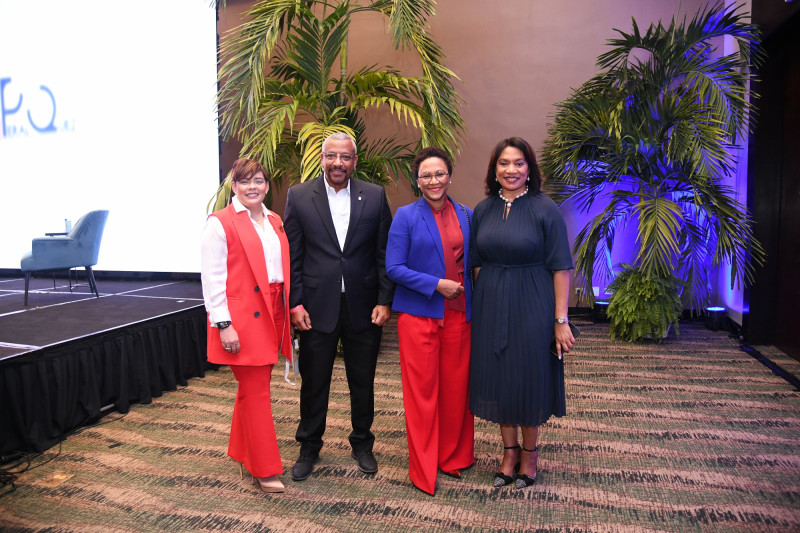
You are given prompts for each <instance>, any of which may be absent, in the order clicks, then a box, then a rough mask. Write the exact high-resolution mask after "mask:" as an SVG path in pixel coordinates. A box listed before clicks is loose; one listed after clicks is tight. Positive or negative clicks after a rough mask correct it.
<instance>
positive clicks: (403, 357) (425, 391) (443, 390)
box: [397, 308, 475, 494]
mask: <svg viewBox="0 0 800 533" xmlns="http://www.w3.org/2000/svg"><path fill="white" fill-rule="evenodd" d="M440 322H441V321H440V320H438V319H434V318H426V317H418V316H414V315H409V314H406V313H399V314H398V317H397V333H398V341H399V347H400V370H401V373H402V379H403V405H404V407H405V412H406V435H407V437H408V475H409V478H411V482H412V483H413V484H414V485H415V486H416V487H418V488H419V489H421V490H423V491H425V492H427V493H429V494H434V493H435V491H436V475H437V473H438V469H439V468H441V469H442V470H444V471H450V470H455V469H461V468H466V467H468V466H471V465H472V464H473V463H474V462H475V446H474V433H475V421H474V418H473V416H472V413H471V412H470V410H469V407H468V400H469V398H468V397H469V350H470V324H469V323H468V322H467V321H466V315H465V314H464V313H461V312H458V311H453V310H451V309H448V308H446V309H445V315H444V321H443V327H441V326H440Z"/></svg>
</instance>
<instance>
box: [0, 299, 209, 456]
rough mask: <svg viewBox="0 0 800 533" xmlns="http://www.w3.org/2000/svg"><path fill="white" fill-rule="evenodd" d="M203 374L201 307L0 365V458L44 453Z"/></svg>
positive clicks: (204, 350) (202, 319)
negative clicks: (19, 453)
mask: <svg viewBox="0 0 800 533" xmlns="http://www.w3.org/2000/svg"><path fill="white" fill-rule="evenodd" d="M210 368H216V366H215V365H210V364H209V363H208V362H207V361H206V313H205V309H204V308H203V306H198V307H195V308H192V309H189V310H186V311H182V312H180V313H175V314H172V315H169V316H166V317H159V318H156V319H152V320H149V321H146V322H142V323H140V324H136V325H133V326H129V327H126V328H120V329H116V330H114V331H111V332H105V333H99V334H96V335H93V336H91V337H85V338H82V339H80V340H77V341H73V342H68V343H62V344H59V345H56V346H53V347H46V348H42V349H40V350H37V351H35V352H29V353H26V354H24V355H21V356H19V357H16V358H13V359H11V360H7V361H2V362H0V454H2V455H7V454H8V453H9V452H14V451H22V452H28V451H44V450H46V449H48V448H50V447H51V446H53V445H55V444H57V443H58V442H60V441H61V440H62V439H63V438H64V437H65V436H66V435H68V434H69V432H70V431H72V430H74V429H75V428H78V427H80V426H83V425H85V424H88V423H92V422H94V421H96V420H98V419H99V418H100V417H101V416H102V415H103V414H104V413H105V412H108V411H109V410H110V409H111V408H113V409H116V410H117V411H119V412H121V413H127V412H128V410H129V409H130V405H131V404H132V403H137V402H139V403H150V402H151V401H152V399H153V398H154V397H159V396H161V394H162V392H163V391H174V390H176V389H177V387H178V386H179V385H181V386H185V385H187V384H188V383H187V379H189V378H192V377H203V376H204V375H205V371H206V370H207V369H210Z"/></svg>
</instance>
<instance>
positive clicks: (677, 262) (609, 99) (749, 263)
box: [543, 4, 764, 341]
mask: <svg viewBox="0 0 800 533" xmlns="http://www.w3.org/2000/svg"><path fill="white" fill-rule="evenodd" d="M617 31H618V33H619V38H617V39H612V40H610V41H609V46H610V49H609V50H608V51H607V52H606V53H604V54H602V55H601V56H600V57H599V58H598V61H597V65H598V67H599V68H600V69H601V73H600V74H598V75H596V76H595V77H593V78H592V79H590V80H589V81H587V82H586V83H584V84H583V85H582V86H580V87H579V88H578V89H577V90H575V91H574V92H573V94H572V95H571V96H570V97H569V98H568V99H566V100H565V101H563V102H561V103H559V104H558V105H557V111H556V115H555V117H554V122H553V124H552V125H551V127H550V130H549V136H548V139H547V141H546V143H545V148H544V153H543V169H544V172H545V174H546V175H547V176H549V178H548V181H547V184H546V189H547V190H548V191H549V192H550V194H551V195H552V196H553V197H554V199H555V200H556V201H557V202H558V203H559V204H563V203H565V202H572V205H574V206H575V208H577V209H578V210H580V211H582V212H584V213H586V212H590V211H591V212H592V215H593V216H592V217H591V218H590V219H589V221H588V223H587V224H586V225H585V226H584V227H583V228H582V229H581V230H580V232H579V233H578V235H577V237H576V239H575V243H574V254H575V260H576V270H577V272H578V275H579V276H578V277H579V282H580V283H582V284H584V287H585V288H586V289H589V288H590V287H591V286H592V282H593V279H596V278H601V279H605V280H608V279H611V278H613V277H614V275H613V270H614V268H613V265H611V263H610V259H609V257H610V253H609V252H610V251H611V249H612V248H613V246H614V239H615V236H616V234H617V231H618V230H620V229H621V228H623V227H625V226H627V225H630V224H635V225H636V228H637V237H636V241H635V243H634V257H633V260H632V261H631V264H630V265H628V266H627V267H626V268H625V269H624V272H625V275H624V276H621V277H620V278H618V279H617V281H616V282H615V284H614V286H613V293H612V295H611V298H610V302H609V308H608V315H609V318H610V319H611V323H612V326H611V335H612V336H613V337H619V338H623V339H626V340H630V341H634V340H637V339H639V338H641V337H643V336H645V334H646V333H647V332H649V333H650V334H653V335H654V336H655V335H658V334H659V333H661V332H664V331H666V327H667V325H668V324H670V323H677V320H678V318H679V316H680V312H681V311H682V309H683V308H688V309H692V310H701V309H703V307H704V305H705V304H706V303H707V302H708V299H709V296H710V286H709V283H708V279H709V275H710V272H711V270H712V269H713V268H715V267H717V266H719V265H721V264H724V263H727V264H730V267H731V278H732V279H731V284H732V285H733V284H734V283H740V282H742V281H743V280H747V281H749V280H751V278H752V269H753V266H754V264H761V263H762V262H763V260H764V250H763V248H762V247H761V245H760V243H759V242H758V241H757V240H756V239H755V238H754V236H753V231H752V227H751V225H752V220H751V217H750V215H749V214H748V212H747V210H746V208H745V206H743V205H742V204H741V203H740V202H739V201H737V200H736V198H735V191H734V190H732V189H731V187H729V186H728V185H726V184H725V183H724V179H725V177H726V176H727V175H728V174H730V173H731V172H732V171H733V169H734V168H735V163H736V161H735V159H734V156H733V155H732V148H733V146H734V145H735V144H736V142H737V138H738V137H737V136H738V135H740V134H742V133H744V132H745V131H746V130H747V127H748V120H749V117H750V116H751V115H752V109H751V104H750V100H749V97H750V96H752V94H751V93H750V89H749V83H750V81H751V79H752V71H751V68H752V67H754V66H757V65H758V64H759V62H760V60H761V55H760V52H759V49H758V41H759V32H758V30H757V28H756V27H755V26H753V25H751V24H750V23H748V22H747V21H746V17H745V14H743V13H741V12H739V11H738V10H737V9H735V8H727V7H725V6H724V5H722V4H719V5H716V6H713V7H709V8H705V9H701V10H700V11H698V13H697V14H696V15H695V16H694V17H693V18H692V19H691V20H690V21H688V22H687V21H686V18H683V19H678V18H677V17H675V18H673V19H672V21H671V22H670V24H669V25H667V26H665V25H663V24H662V23H661V22H659V23H657V24H652V25H650V27H649V28H647V30H646V31H645V32H642V31H641V30H640V28H639V26H638V24H637V23H636V20H635V19H634V20H633V31H632V32H631V33H625V32H622V31H619V30H617ZM725 38H729V39H732V42H734V43H735V45H736V47H735V48H736V49H735V50H734V51H733V52H732V53H729V54H727V55H723V54H720V53H719V51H718V50H717V48H716V47H717V45H719V44H722V42H723V39H725ZM642 280H651V281H652V282H653V283H654V285H653V286H652V287H651V288H653V287H658V288H659V289H658V291H656V292H659V293H663V295H662V296H661V297H660V298H659V299H656V300H652V299H651V300H647V299H645V298H643V297H641V293H639V294H638V296H637V292H636V291H641V290H642V286H643V285H642ZM670 287H671V288H672V289H673V290H668V289H669V288H670ZM585 293H586V294H587V295H589V298H590V299H591V298H593V296H592V294H593V293H592V291H591V290H586V291H585ZM676 295H679V296H680V298H681V308H680V309H677V312H671V313H669V312H662V313H655V312H654V311H653V310H652V308H650V307H648V305H645V302H646V301H650V302H652V301H655V302H657V303H658V306H659V308H660V309H661V310H662V311H663V310H667V309H670V307H671V306H670V300H671V301H674V298H675V296H676ZM590 301H592V300H590ZM592 302H593V301H592ZM623 303H624V305H623ZM634 304H640V305H639V306H638V307H633V306H634ZM621 313H624V314H625V318H624V320H622V319H621V316H622V315H621ZM654 315H657V316H659V317H660V318H659V319H658V320H656V321H655V322H653V321H652V318H653V316H654ZM615 317H616V318H615ZM630 321H642V322H643V323H647V324H650V325H648V326H647V327H639V326H636V325H635V324H633V323H631V322H630Z"/></svg>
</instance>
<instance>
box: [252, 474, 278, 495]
mask: <svg viewBox="0 0 800 533" xmlns="http://www.w3.org/2000/svg"><path fill="white" fill-rule="evenodd" d="M256 482H257V483H258V484H259V485H260V486H261V490H263V491H264V492H268V493H270V494H277V493H279V492H283V491H284V489H285V487H284V486H283V483H282V482H281V480H280V479H279V478H278V475H277V474H276V475H274V476H269V477H255V476H253V485H255V484H256Z"/></svg>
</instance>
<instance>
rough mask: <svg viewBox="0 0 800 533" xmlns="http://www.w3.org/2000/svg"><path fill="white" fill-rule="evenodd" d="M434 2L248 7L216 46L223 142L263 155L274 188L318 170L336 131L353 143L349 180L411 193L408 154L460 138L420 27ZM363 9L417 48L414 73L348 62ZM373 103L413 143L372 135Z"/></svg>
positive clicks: (455, 146) (437, 53)
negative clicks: (402, 184) (402, 183)
mask: <svg viewBox="0 0 800 533" xmlns="http://www.w3.org/2000/svg"><path fill="white" fill-rule="evenodd" d="M434 7H435V2H434V1H433V0H376V1H365V2H358V1H355V0H352V1H351V0H339V1H334V0H329V1H325V0H302V1H301V0H265V1H261V2H258V3H256V4H255V5H254V6H253V7H252V8H251V9H250V10H249V11H248V12H247V16H248V17H249V18H250V20H249V21H248V22H245V23H244V24H242V25H241V26H239V27H238V28H236V29H235V30H233V31H232V32H231V33H230V34H229V35H227V36H226V37H225V39H224V41H223V44H222V46H221V62H220V64H221V66H220V69H219V79H220V90H219V94H218V103H219V112H220V131H221V134H222V136H223V138H225V139H231V138H236V139H238V140H240V141H241V142H242V144H243V147H242V152H241V155H242V156H243V157H251V158H253V159H257V160H259V161H262V162H263V164H264V165H265V167H266V168H267V170H268V171H269V172H270V175H271V177H272V180H273V183H275V184H276V185H277V186H280V184H281V183H283V182H285V181H289V182H290V183H293V182H296V181H305V180H307V179H309V178H311V177H314V176H316V175H317V174H319V172H321V165H320V155H321V153H322V141H323V140H324V139H325V138H326V137H327V136H328V135H330V134H331V133H335V132H339V131H344V132H347V133H349V134H350V135H352V136H353V137H354V138H355V139H356V140H357V141H358V147H359V154H358V166H357V168H356V174H355V176H356V177H358V178H361V179H364V180H366V181H370V182H374V183H380V184H384V185H385V184H387V183H391V182H393V180H394V179H396V178H397V177H399V176H405V177H406V178H407V179H408V180H409V182H410V183H411V185H412V188H413V189H414V190H415V192H418V191H417V188H416V181H415V180H413V179H412V177H411V175H410V174H411V172H410V168H411V165H410V164H411V161H412V159H413V155H414V153H415V152H416V150H417V149H418V148H419V147H422V146H429V145H436V146H440V147H442V148H443V149H445V150H448V151H450V152H451V154H453V155H454V154H455V153H456V152H457V151H458V150H459V147H460V136H461V135H462V134H463V120H462V118H461V115H460V113H459V111H458V105H459V104H460V102H461V99H460V97H459V95H458V94H457V93H456V91H455V89H454V87H453V80H454V79H456V76H455V74H454V73H453V72H451V71H450V70H449V69H447V68H446V67H445V66H444V55H443V53H442V50H441V48H440V47H439V45H437V44H436V43H435V42H434V41H433V39H432V38H431V36H430V35H429V34H428V31H427V20H428V18H429V17H430V16H433V15H434ZM365 11H371V12H377V13H380V14H381V15H383V16H384V17H385V19H386V21H387V25H388V31H389V33H390V34H391V38H392V39H393V42H394V45H395V47H396V48H398V49H400V48H403V49H405V48H408V49H410V50H412V51H414V52H416V54H417V56H418V57H419V60H420V65H421V67H422V75H421V76H404V75H402V74H401V73H400V72H399V71H398V70H396V69H394V68H392V67H390V66H386V67H383V68H380V69H379V68H377V67H376V66H363V67H360V68H358V69H352V68H350V65H348V47H347V38H348V34H349V29H350V21H351V17H352V16H353V15H354V14H356V13H359V12H365ZM337 59H338V69H337V68H335V67H336V65H337ZM377 108H386V109H388V110H389V111H390V112H391V114H392V116H393V117H394V118H395V119H396V120H398V121H399V122H400V123H403V124H407V125H410V126H412V127H413V128H415V129H416V130H417V131H418V132H419V138H418V139H417V140H416V142H413V141H408V140H401V139H397V138H379V139H373V138H370V137H369V136H368V135H367V134H366V129H367V127H366V122H365V119H364V111H366V110H367V109H377ZM217 196H218V197H220V196H224V194H218V195H217ZM217 199H219V198H217ZM218 203H219V202H218ZM222 205H224V203H223V204H222Z"/></svg>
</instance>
